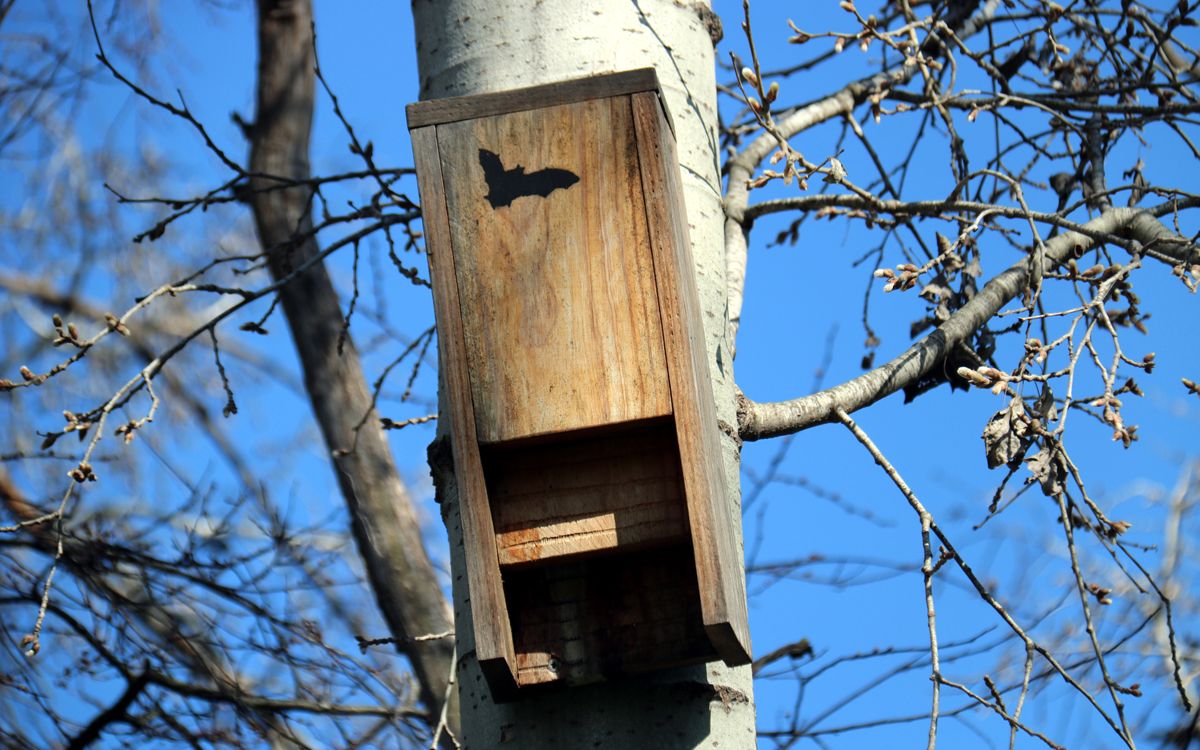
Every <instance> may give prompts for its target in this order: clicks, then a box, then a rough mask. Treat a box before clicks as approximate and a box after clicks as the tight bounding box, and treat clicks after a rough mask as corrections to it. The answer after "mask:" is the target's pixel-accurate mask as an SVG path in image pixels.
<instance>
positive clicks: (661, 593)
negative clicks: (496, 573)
mask: <svg viewBox="0 0 1200 750" xmlns="http://www.w3.org/2000/svg"><path fill="white" fill-rule="evenodd" d="M505 588H506V590H507V591H508V594H509V597H510V599H511V601H512V602H513V610H512V612H513V634H514V638H515V639H516V644H517V645H516V652H517V665H518V670H517V682H518V684H519V685H521V686H523V687H524V686H530V685H546V684H568V685H572V684H583V683H588V682H596V681H598V680H601V679H605V678H611V677H616V676H620V675H628V674H636V673H639V672H645V671H647V670H652V669H663V668H666V667H671V666H680V665H683V664H697V663H702V662H705V661H709V660H711V659H713V658H715V656H716V654H715V652H714V651H713V647H712V644H711V643H709V641H708V637H707V635H706V633H705V631H704V628H703V626H702V623H701V618H700V601H699V593H698V591H699V589H698V587H697V584H696V577H695V570H694V568H693V562H692V553H691V549H690V546H689V545H686V544H684V545H677V546H674V547H670V548H665V549H663V548H660V549H653V550H645V551H641V552H634V553H630V554H621V555H615V556H607V557H597V558H587V559H584V560H579V561H575V562H571V563H566V564H563V563H560V564H556V565H547V566H538V567H532V568H521V569H517V570H514V571H511V572H509V573H507V574H506V576H505Z"/></svg>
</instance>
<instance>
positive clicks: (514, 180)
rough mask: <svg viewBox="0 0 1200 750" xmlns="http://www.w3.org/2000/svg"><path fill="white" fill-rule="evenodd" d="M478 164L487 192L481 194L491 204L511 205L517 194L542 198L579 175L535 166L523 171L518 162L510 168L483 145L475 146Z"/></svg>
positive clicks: (577, 180) (568, 185)
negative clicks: (526, 171) (480, 146)
mask: <svg viewBox="0 0 1200 750" xmlns="http://www.w3.org/2000/svg"><path fill="white" fill-rule="evenodd" d="M479 166H481V167H483V179H484V180H486V181H487V186H488V192H487V195H485V196H484V197H485V198H487V202H488V203H490V204H492V208H503V207H504V206H511V205H512V202H513V201H515V200H516V199H517V198H521V197H524V196H526V195H530V196H532V195H540V196H542V197H543V198H545V197H546V196H548V195H550V194H551V193H553V192H554V191H555V190H558V189H560V188H561V189H563V190H566V189H567V188H569V187H571V186H572V185H574V184H575V183H577V182H579V175H577V174H575V173H574V172H572V171H570V170H567V169H557V168H554V167H551V168H549V169H539V170H538V171H536V172H530V173H529V174H525V167H524V166H522V165H520V164H518V165H517V166H516V167H515V168H514V169H505V168H504V162H502V161H500V157H499V156H498V155H497V154H495V153H493V152H491V151H488V150H487V149H483V148H481V149H479Z"/></svg>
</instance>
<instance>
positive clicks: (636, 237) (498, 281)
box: [437, 97, 671, 443]
mask: <svg viewBox="0 0 1200 750" xmlns="http://www.w3.org/2000/svg"><path fill="white" fill-rule="evenodd" d="M437 134H438V145H439V153H440V157H441V166H442V174H443V175H444V180H445V191H446V203H447V209H448V212H449V216H450V233H451V236H452V246H453V249H454V264H455V272H456V275H457V279H458V290H459V293H460V295H461V296H460V299H461V301H462V308H461V310H462V316H463V317H462V322H463V330H464V334H465V345H466V357H467V364H468V368H469V371H470V380H471V392H472V398H473V400H474V406H475V420H476V431H477V434H478V438H479V441H480V442H481V443H491V442H501V441H508V440H513V439H517V438H524V437H528V436H532V435H544V434H549V433H559V432H566V431H571V430H578V429H586V428H590V427H596V426H600V425H607V424H612V423H616V422H626V421H631V420H638V419H645V418H650V417H656V416H662V415H666V414H668V413H670V408H671V400H670V392H669V386H668V383H667V378H666V375H665V373H666V358H665V355H664V353H663V337H662V331H661V323H660V320H659V315H658V310H657V307H658V305H657V299H656V294H657V290H656V288H655V285H654V280H653V277H654V274H653V266H652V261H651V258H650V251H649V235H648V230H647V227H646V219H645V205H644V202H643V199H642V195H641V189H640V179H639V177H638V168H639V167H638V154H637V147H636V144H635V142H634V135H633V124H632V114H631V111H630V108H629V101H628V98H627V97H617V98H609V99H599V100H592V101H585V102H579V103H575V104H569V105H562V106H555V107H550V108H547V109H541V110H536V111H523V112H514V113H510V114H504V115H499V116H495V117H487V118H483V119H478V120H472V121H467V122H455V123H451V124H448V125H441V126H438V128H437ZM486 154H493V155H495V156H494V158H493V157H491V156H487V155H486ZM489 164H490V165H491V166H490V170H491V172H490V174H491V177H489V171H488V170H489V167H488V166H487V165H489ZM518 167H521V168H523V170H525V172H524V176H523V177H514V175H516V174H518V173H517V170H518ZM497 170H499V171H500V172H502V173H504V174H508V175H509V177H508V178H505V180H509V181H507V182H504V183H503V184H501V182H502V181H501V178H500V177H498V176H497V174H496V171H497ZM542 170H557V171H555V172H553V173H550V174H552V175H556V176H557V177H555V179H556V180H558V182H556V183H555V184H556V185H557V187H552V188H545V187H543V188H541V189H544V190H546V192H545V194H544V195H543V194H535V195H526V194H521V195H520V197H515V195H516V194H517V193H523V192H528V191H530V190H536V189H539V188H537V187H536V186H532V187H531V184H532V183H530V184H526V183H529V181H531V180H533V181H536V180H537V179H540V178H537V177H536V175H537V174H538V173H542V175H543V176H544V175H545V174H547V173H543V172H542ZM568 174H569V175H570V176H571V177H564V175H568ZM575 178H577V181H576V180H575ZM513 181H515V182H513ZM514 184H515V185H516V186H515V187H514ZM493 204H495V205H493Z"/></svg>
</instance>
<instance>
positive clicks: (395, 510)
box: [250, 0, 455, 721]
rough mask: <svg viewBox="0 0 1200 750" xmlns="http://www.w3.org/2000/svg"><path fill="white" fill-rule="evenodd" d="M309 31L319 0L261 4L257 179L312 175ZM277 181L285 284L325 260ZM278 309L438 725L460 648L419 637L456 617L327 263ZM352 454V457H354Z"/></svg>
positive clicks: (274, 256) (270, 199) (261, 198)
mask: <svg viewBox="0 0 1200 750" xmlns="http://www.w3.org/2000/svg"><path fill="white" fill-rule="evenodd" d="M311 24H312V6H311V1H310V0H259V3H258V42H259V60H258V91H257V112H256V120H255V122H254V125H253V126H252V128H251V131H252V135H251V154H250V168H251V171H252V172H254V173H255V174H256V175H271V176H272V177H282V178H287V179H294V180H305V179H307V178H308V177H309V176H310V175H309V163H308V148H309V135H310V131H311V129H312V114H313V101H314V71H313V48H312V26H311ZM277 185H278V182H277V181H276V180H272V179H270V178H266V177H255V178H253V179H252V180H251V184H250V187H251V193H252V194H251V201H250V202H251V206H252V207H253V210H254V220H255V224H256V226H257V228H258V236H259V240H260V241H261V243H262V246H263V248H264V250H266V251H268V252H269V253H270V256H269V260H270V269H271V273H272V275H273V276H274V277H275V278H282V277H284V276H287V275H288V274H290V273H291V272H292V271H293V269H295V268H297V267H299V266H300V265H302V264H303V263H304V262H305V261H307V260H309V259H310V258H312V257H313V256H315V255H316V254H317V253H318V252H319V247H318V246H317V243H316V240H315V239H314V238H312V237H311V236H308V232H309V231H310V230H311V228H312V222H311V220H310V215H309V202H310V199H311V195H310V193H309V191H308V190H307V189H306V188H303V187H297V188H289V189H286V190H279V189H273V190H266V189H267V188H274V187H277ZM297 236H299V237H303V238H304V239H301V240H297V239H295V238H296V237H297ZM279 301H280V306H281V308H282V310H283V313H284V315H285V316H286V317H287V320H288V326H289V328H290V329H291V331H292V338H293V339H294V341H295V343H296V351H297V353H298V354H299V356H300V365H301V368H302V369H303V371H304V386H305V389H306V391H307V392H308V395H309V398H310V400H311V402H312V407H313V412H314V414H315V415H316V419H317V423H318V424H319V425H320V428H321V433H322V435H324V437H325V445H326V447H328V449H329V451H330V454H331V457H332V460H333V464H334V472H335V473H336V475H337V480H338V485H339V487H340V488H341V491H342V494H343V496H344V497H345V500H346V504H347V506H348V507H349V510H350V518H351V522H352V525H353V530H354V538H355V540H356V541H357V543H358V550H359V553H360V554H361V555H362V557H363V561H364V563H365V564H366V570H367V577H368V578H369V580H370V583H371V587H372V589H373V590H374V591H375V597H376V599H377V600H378V603H379V609H380V611H381V612H382V613H383V616H384V619H385V620H386V621H387V624H388V627H389V629H390V630H391V633H392V635H393V637H395V638H396V639H397V642H398V644H399V647H400V649H401V650H402V651H404V652H405V653H407V654H408V656H409V659H410V660H411V662H412V665H413V671H414V672H415V673H416V676H417V680H418V682H419V684H420V688H421V699H422V701H423V702H424V703H425V705H426V707H427V708H428V709H429V710H430V712H431V715H432V717H433V720H434V721H436V719H437V716H438V713H439V712H440V710H441V706H442V702H443V700H444V697H445V695H446V684H447V682H448V680H449V675H450V671H449V670H450V659H451V653H452V649H453V641H452V640H451V639H449V638H443V639H435V640H426V641H419V642H414V641H411V640H410V639H412V638H413V637H415V636H421V635H428V634H434V633H441V632H444V631H447V630H449V629H450V628H451V621H450V612H449V609H448V607H447V605H446V601H445V597H444V596H443V594H442V592H441V589H440V588H439V587H438V584H437V576H436V575H435V574H434V570H433V565H432V564H431V563H430V562H429V557H428V556H427V555H426V554H425V548H424V545H423V543H422V540H421V529H420V525H419V524H418V522H417V516H416V513H415V512H414V509H413V507H412V502H411V500H410V499H409V495H408V490H407V488H406V487H405V486H404V483H403V482H402V481H401V479H400V474H399V472H398V471H397V470H396V465H395V462H394V461H393V460H392V454H391V450H390V449H389V447H388V443H387V439H386V437H385V436H384V433H383V430H382V428H381V427H380V425H379V421H378V420H377V419H369V420H367V421H366V423H365V424H364V425H363V427H362V429H361V430H360V431H359V433H358V436H357V442H356V441H355V435H354V428H355V425H357V424H358V422H359V421H360V420H361V419H362V418H363V415H365V414H367V413H368V412H369V411H371V398H370V393H369V392H368V390H367V385H366V381H365V380H364V378H363V372H362V365H361V364H360V362H359V358H358V352H357V350H356V349H355V348H354V344H353V342H352V341H350V340H349V339H347V340H346V342H345V343H344V346H343V347H342V350H341V351H340V352H339V351H338V337H339V335H340V333H341V328H342V309H341V304H340V303H339V301H338V296H337V292H336V290H335V289H334V287H333V283H332V281H331V280H330V278H329V273H328V272H327V271H326V269H325V266H324V265H323V264H321V263H317V264H314V265H313V266H311V267H310V268H308V269H307V270H306V271H304V272H303V273H301V274H300V275H299V276H298V277H297V278H296V279H295V280H293V281H292V282H291V283H290V284H288V285H287V286H285V287H283V289H281V290H280V292H279ZM351 446H355V447H354V450H347V449H349V448H351ZM454 713H455V712H454V711H453V710H452V711H451V715H453V714H454Z"/></svg>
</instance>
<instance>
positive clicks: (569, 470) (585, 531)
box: [484, 420, 689, 566]
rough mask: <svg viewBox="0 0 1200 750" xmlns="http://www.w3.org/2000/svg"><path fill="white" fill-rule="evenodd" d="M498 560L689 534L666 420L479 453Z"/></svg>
mask: <svg viewBox="0 0 1200 750" xmlns="http://www.w3.org/2000/svg"><path fill="white" fill-rule="evenodd" d="M484 472H485V474H486V476H487V478H488V496H489V498H490V500H491V505H492V518H493V521H494V525H495V528H496V547H497V550H498V554H499V558H500V565H501V566H509V565H519V564H522V563H530V562H538V561H544V560H549V559H552V558H555V557H561V556H573V555H581V554H589V553H595V552H599V551H603V550H611V549H615V548H617V547H620V549H621V550H622V551H627V550H630V549H634V548H637V547H644V546H648V545H653V544H663V543H679V542H683V541H686V540H687V539H688V538H689V537H688V528H687V516H686V514H685V512H684V499H683V486H682V478H681V475H680V466H679V452H678V450H677V448H676V446H675V429H674V426H673V424H672V423H671V422H670V421H669V420H660V421H658V422H657V423H656V424H651V425H647V426H640V427H637V428H635V429H631V430H624V431H613V432H609V433H606V434H604V435H601V436H598V437H585V438H581V439H574V440H570V441H567V442H557V443H537V444H533V445H521V446H516V447H505V448H496V449H493V450H490V451H488V452H487V453H486V454H485V456H484Z"/></svg>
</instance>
